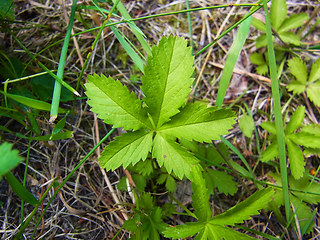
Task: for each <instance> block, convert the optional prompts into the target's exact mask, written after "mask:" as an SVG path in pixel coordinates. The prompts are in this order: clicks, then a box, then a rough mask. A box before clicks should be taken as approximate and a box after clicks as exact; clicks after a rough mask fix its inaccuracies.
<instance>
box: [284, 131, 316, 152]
mask: <svg viewBox="0 0 320 240" xmlns="http://www.w3.org/2000/svg"><path fill="white" fill-rule="evenodd" d="M287 137H288V139H290V140H292V141H293V142H294V143H296V144H298V145H301V146H304V147H309V148H319V146H320V136H318V135H314V134H312V133H306V132H298V133H295V134H290V135H288V136H287Z"/></svg>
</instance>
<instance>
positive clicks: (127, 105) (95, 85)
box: [85, 74, 151, 130]
mask: <svg viewBox="0 0 320 240" xmlns="http://www.w3.org/2000/svg"><path fill="white" fill-rule="evenodd" d="M85 86H86V88H87V91H86V95H87V96H88V98H89V99H90V100H88V104H89V105H90V106H91V107H92V109H91V111H92V112H95V113H97V114H98V116H99V118H101V119H103V120H104V121H105V122H106V123H108V124H112V125H114V127H116V128H118V127H123V128H124V129H125V130H129V129H133V130H137V129H140V128H142V127H144V128H151V123H150V121H149V119H148V117H147V113H146V111H145V109H143V108H142V104H141V101H140V100H139V99H137V97H136V96H135V94H134V93H129V90H128V89H127V87H125V86H123V85H122V84H121V83H120V82H119V81H115V80H113V79H112V78H111V77H109V78H107V77H106V76H104V75H103V74H101V76H99V75H97V74H94V75H93V76H88V83H87V84H86V85H85Z"/></svg>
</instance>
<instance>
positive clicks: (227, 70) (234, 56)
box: [216, 16, 252, 108]
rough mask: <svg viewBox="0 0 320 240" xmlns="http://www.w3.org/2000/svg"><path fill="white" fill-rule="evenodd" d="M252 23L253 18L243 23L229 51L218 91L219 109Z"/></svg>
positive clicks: (217, 103) (217, 101) (217, 102)
mask: <svg viewBox="0 0 320 240" xmlns="http://www.w3.org/2000/svg"><path fill="white" fill-rule="evenodd" d="M251 21H252V17H251V16H250V17H248V18H247V19H246V20H245V21H243V23H242V24H241V25H240V28H239V31H238V33H237V36H236V38H235V39H234V41H233V43H232V46H231V48H230V50H229V53H228V57H227V60H226V63H225V67H224V68H223V72H222V76H221V79H220V84H219V90H218V94H217V99H216V105H217V106H218V108H221V107H222V103H223V100H224V97H225V95H226V92H227V89H228V86H229V82H230V80H231V76H232V73H233V70H234V67H235V65H236V63H237V60H238V58H239V55H240V52H241V49H242V47H243V45H244V43H245V41H246V39H247V36H248V33H249V29H250V26H251Z"/></svg>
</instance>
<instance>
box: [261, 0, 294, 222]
mask: <svg viewBox="0 0 320 240" xmlns="http://www.w3.org/2000/svg"><path fill="white" fill-rule="evenodd" d="M263 6H264V12H265V19H266V30H267V47H268V56H269V67H270V78H271V90H272V98H273V109H274V117H275V124H276V130H277V140H278V148H279V157H280V173H281V180H282V187H283V199H284V206H285V212H286V219H287V221H289V219H290V198H289V189H288V188H289V186H288V176H287V174H288V173H287V160H286V148H285V140H284V137H285V135H284V128H283V122H282V115H281V102H280V90H279V81H278V78H277V66H276V59H275V53H274V48H273V41H272V32H271V21H270V15H269V12H268V6H267V1H265V2H264V3H263Z"/></svg>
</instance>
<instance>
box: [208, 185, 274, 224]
mask: <svg viewBox="0 0 320 240" xmlns="http://www.w3.org/2000/svg"><path fill="white" fill-rule="evenodd" d="M273 195H274V190H273V189H272V188H266V189H263V190H260V191H258V192H256V193H254V194H253V195H251V196H250V197H248V198H247V199H246V200H244V201H243V202H241V203H239V204H237V205H236V206H234V207H232V208H230V209H228V210H227V211H226V212H224V213H222V214H219V215H217V216H214V217H213V218H212V219H211V220H210V223H212V224H218V225H222V226H224V225H231V226H233V225H234V224H236V223H242V222H243V221H244V220H248V219H250V217H251V216H252V215H256V214H259V212H258V210H260V209H262V208H264V207H266V206H267V204H268V202H269V201H272V197H273Z"/></svg>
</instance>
